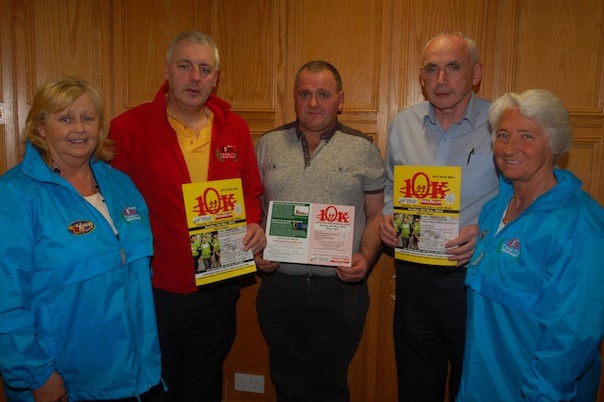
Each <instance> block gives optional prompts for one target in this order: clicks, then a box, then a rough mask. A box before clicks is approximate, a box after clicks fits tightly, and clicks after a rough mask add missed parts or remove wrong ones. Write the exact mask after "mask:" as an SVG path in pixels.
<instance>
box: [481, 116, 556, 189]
mask: <svg viewBox="0 0 604 402" xmlns="http://www.w3.org/2000/svg"><path fill="white" fill-rule="evenodd" d="M549 144H550V141H549V136H548V135H547V133H546V131H545V129H544V128H543V127H541V125H539V124H538V123H537V122H536V121H534V120H531V119H529V118H527V117H525V116H523V115H522V114H521V113H520V110H519V109H518V108H511V109H506V110H505V111H504V112H503V113H502V114H501V118H500V120H499V125H498V127H497V130H496V131H495V142H494V146H493V153H494V155H495V163H496V164H497V167H498V168H499V170H501V172H502V173H503V175H504V176H505V177H506V178H507V179H509V180H512V181H515V182H517V183H523V184H528V185H533V186H536V187H538V186H539V185H540V184H541V183H543V182H545V181H546V180H547V179H549V178H550V177H551V176H552V172H553V167H554V153H553V152H552V150H551V148H550V145H549Z"/></svg>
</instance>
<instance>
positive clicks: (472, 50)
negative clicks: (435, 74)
mask: <svg viewBox="0 0 604 402" xmlns="http://www.w3.org/2000/svg"><path fill="white" fill-rule="evenodd" d="M443 36H444V37H449V38H450V37H458V38H461V39H463V40H464V41H465V42H466V52H467V53H468V54H469V55H470V57H471V58H472V61H473V62H474V64H476V63H478V47H477V46H476V42H474V40H473V39H472V38H470V37H469V36H468V35H466V34H465V33H463V32H459V31H442V32H441V33H439V34H437V35H434V36H433V37H432V38H430V40H428V42H426V44H425V45H424V48H423V49H422V65H423V64H424V60H425V57H426V50H427V49H428V46H430V43H432V41H434V40H435V39H438V38H441V37H443Z"/></svg>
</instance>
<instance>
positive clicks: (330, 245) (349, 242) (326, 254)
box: [264, 201, 354, 267]
mask: <svg viewBox="0 0 604 402" xmlns="http://www.w3.org/2000/svg"><path fill="white" fill-rule="evenodd" d="M353 237H354V207H353V206H347V205H330V204H313V203H305V202H282V201H271V202H270V204H269V209H268V217H267V224H266V239H267V242H268V244H267V246H266V249H265V250H264V258H265V259H267V260H269V261H280V262H290V263H298V264H313V265H328V266H346V267H349V266H350V265H351V262H352V246H353Z"/></svg>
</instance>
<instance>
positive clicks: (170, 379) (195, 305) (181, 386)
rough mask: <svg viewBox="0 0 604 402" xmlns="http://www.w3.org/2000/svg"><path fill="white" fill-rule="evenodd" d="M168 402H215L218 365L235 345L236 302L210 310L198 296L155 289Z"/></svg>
mask: <svg viewBox="0 0 604 402" xmlns="http://www.w3.org/2000/svg"><path fill="white" fill-rule="evenodd" d="M153 292H154V296H155V309H156V313H157V326H158V330H159V341H160V347H161V352H162V378H163V380H164V381H165V382H166V385H167V387H168V393H167V400H168V401H169V402H202V401H203V402H220V401H221V399H222V365H223V362H224V359H225V358H226V356H227V354H228V353H229V350H230V349H231V346H232V344H233V340H234V339H235V326H236V322H235V305H236V303H237V298H236V297H231V298H229V300H221V301H220V302H217V303H214V304H209V303H208V299H210V300H211V298H210V297H208V295H207V294H205V293H204V292H203V290H202V291H200V292H197V293H190V294H178V293H170V292H165V291H162V290H159V289H154V291H153Z"/></svg>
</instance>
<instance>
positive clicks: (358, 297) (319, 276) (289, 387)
mask: <svg viewBox="0 0 604 402" xmlns="http://www.w3.org/2000/svg"><path fill="white" fill-rule="evenodd" d="M294 102H295V107H296V114H297V117H298V119H297V120H296V121H295V122H292V123H290V124H286V125H285V126H282V127H279V128H276V129H275V130H273V131H270V132H268V133H266V134H264V135H263V136H262V138H261V139H260V140H259V142H258V144H257V145H256V156H257V159H258V166H259V168H260V176H261V178H262V181H263V183H264V191H265V193H264V205H265V211H266V205H267V204H268V202H269V201H271V200H273V201H298V202H312V203H319V204H335V205H351V206H354V207H355V221H354V223H355V229H354V240H353V256H352V266H351V267H344V266H339V267H328V266H321V265H307V264H292V263H284V262H283V263H280V264H279V263H276V262H269V261H266V260H262V259H260V260H258V259H257V264H258V268H259V269H260V270H261V271H264V272H266V274H265V275H264V276H263V279H262V284H261V285H260V289H259V292H258V299H257V310H258V320H259V322H260V327H261V329H262V332H263V334H264V338H265V340H266V342H267V344H268V347H269V355H270V364H271V378H272V380H273V383H274V384H275V389H276V392H277V400H278V401H306V400H315V401H318V400H322V401H330V402H338V401H348V400H349V399H350V396H349V390H348V381H347V373H348V366H349V364H350V361H351V360H352V357H353V356H354V353H355V351H356V349H357V347H358V344H359V341H360V339H361V334H362V332H363V326H364V324H365V315H366V313H367V308H368V304H369V296H368V291H367V284H366V281H365V279H366V277H367V274H368V273H369V270H370V268H371V266H372V265H373V263H374V262H375V260H377V258H378V257H379V255H380V252H381V242H380V236H379V223H380V220H381V210H382V208H383V205H384V200H383V192H384V181H385V173H384V164H383V162H382V158H381V156H380V152H379V150H378V149H377V147H376V146H375V145H374V144H373V142H372V140H371V139H370V138H369V137H367V136H365V135H363V134H362V133H360V132H359V131H356V130H353V129H351V128H350V127H346V126H344V125H342V124H340V123H339V122H338V120H337V115H338V113H339V112H340V111H341V110H342V106H343V103H344V92H343V91H342V80H341V78H340V74H339V73H338V71H337V70H336V69H335V68H334V67H333V66H332V65H331V64H329V63H327V62H324V61H313V62H309V63H307V64H305V65H304V66H302V68H300V70H299V71H298V74H297V75H296V82H295V88H294Z"/></svg>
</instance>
